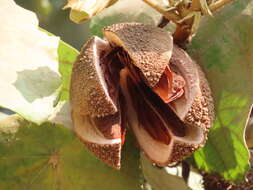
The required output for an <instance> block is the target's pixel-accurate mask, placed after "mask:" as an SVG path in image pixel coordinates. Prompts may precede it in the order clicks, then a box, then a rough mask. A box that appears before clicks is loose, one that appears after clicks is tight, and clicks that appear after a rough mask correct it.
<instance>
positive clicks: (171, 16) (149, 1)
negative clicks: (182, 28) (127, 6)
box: [143, 0, 180, 23]
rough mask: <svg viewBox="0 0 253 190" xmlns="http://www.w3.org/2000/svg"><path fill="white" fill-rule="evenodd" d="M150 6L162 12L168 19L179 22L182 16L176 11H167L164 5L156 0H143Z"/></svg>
mask: <svg viewBox="0 0 253 190" xmlns="http://www.w3.org/2000/svg"><path fill="white" fill-rule="evenodd" d="M143 1H144V2H145V3H147V4H148V5H149V6H151V7H153V8H154V9H155V10H157V11H158V12H159V13H161V14H162V15H163V16H164V17H165V18H166V19H168V20H170V21H173V22H174V23H177V21H179V20H180V17H179V16H178V15H177V14H176V13H175V12H170V11H166V10H165V9H164V8H163V7H162V6H160V5H159V4H158V3H157V2H156V1H155V0H143Z"/></svg>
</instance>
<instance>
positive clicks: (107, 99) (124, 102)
mask: <svg viewBox="0 0 253 190" xmlns="http://www.w3.org/2000/svg"><path fill="white" fill-rule="evenodd" d="M103 32H104V37H105V39H104V40H102V39H99V38H98V37H93V38H92V39H91V40H89V41H88V42H87V43H86V44H85V45H84V47H83V49H82V51H81V54H80V56H79V57H78V59H77V61H76V63H75V64H74V67H73V73H72V78H71V90H70V97H71V99H70V100H71V106H72V119H73V122H74V129H75V132H76V134H77V135H78V136H79V138H80V139H81V140H82V141H83V142H84V144H86V146H87V148H88V149H90V150H91V151H92V152H93V153H94V154H96V155H97V156H98V158H100V159H101V160H103V161H104V162H106V163H107V164H109V165H111V166H113V167H116V168H119V167H120V151H121V146H122V144H123V142H124V135H125V128H126V125H127V124H128V125H129V126H130V127H131V128H132V130H133V132H134V134H135V136H136V138H137V141H138V143H139V145H140V148H141V149H142V150H143V151H144V152H145V154H146V155H147V157H148V158H149V159H150V160H151V161H152V162H153V163H155V164H157V165H159V166H165V165H172V164H174V163H176V162H178V161H181V160H182V159H184V158H185V157H186V156H189V155H190V154H191V153H192V152H193V151H195V150H196V149H197V148H199V147H201V146H203V145H204V143H205V141H206V138H207V132H208V129H209V128H210V126H211V124H212V121H213V118H214V113H213V100H212V97H211V91H210V88H209V86H208V83H207V81H206V79H205V77H204V74H203V72H202V71H201V69H200V67H199V66H198V65H196V64H195V63H194V61H192V60H191V58H190V57H189V56H188V55H187V53H186V52H185V51H183V50H182V49H180V48H179V47H177V46H176V45H173V39H172V37H171V34H170V33H169V32H167V31H164V30H162V29H160V28H157V27H154V26H151V25H144V24H140V23H121V24H115V25H112V26H109V27H106V28H104V31H103Z"/></svg>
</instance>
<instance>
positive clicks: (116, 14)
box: [90, 0, 161, 37]
mask: <svg viewBox="0 0 253 190" xmlns="http://www.w3.org/2000/svg"><path fill="white" fill-rule="evenodd" d="M160 18H161V15H160V14H159V13H158V12H157V11H155V10H154V9H153V8H151V7H149V6H148V5H147V4H146V3H144V2H143V1H136V0H120V1H118V2H117V3H116V4H114V5H113V6H111V7H109V8H107V9H105V10H104V11H103V12H102V13H100V14H99V15H97V16H95V17H94V18H92V20H91V23H90V30H91V33H92V34H93V35H96V36H100V37H102V28H103V27H104V26H108V25H111V24H115V23H120V22H141V23H145V24H157V22H158V21H159V19H160Z"/></svg>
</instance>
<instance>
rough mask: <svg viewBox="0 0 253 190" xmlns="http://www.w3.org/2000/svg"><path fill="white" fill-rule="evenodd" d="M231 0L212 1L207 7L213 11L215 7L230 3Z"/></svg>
mask: <svg viewBox="0 0 253 190" xmlns="http://www.w3.org/2000/svg"><path fill="white" fill-rule="evenodd" d="M232 1H233V0H219V1H216V2H214V3H212V4H211V5H210V6H209V9H210V10H211V11H212V12H214V11H216V10H217V9H219V8H221V7H223V6H225V5H227V4H229V3H231V2H232Z"/></svg>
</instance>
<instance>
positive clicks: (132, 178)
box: [0, 116, 140, 190]
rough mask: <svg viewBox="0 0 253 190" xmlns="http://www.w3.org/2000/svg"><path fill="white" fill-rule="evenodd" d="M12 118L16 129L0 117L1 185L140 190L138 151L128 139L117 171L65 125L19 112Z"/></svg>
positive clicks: (14, 188)
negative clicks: (32, 118)
mask: <svg viewBox="0 0 253 190" xmlns="http://www.w3.org/2000/svg"><path fill="white" fill-rule="evenodd" d="M8 119H9V121H8V123H9V122H11V123H13V122H14V124H13V125H12V126H10V127H12V128H15V131H16V132H15V131H14V132H15V133H13V131H10V130H7V129H6V128H8V127H6V125H5V124H6V121H5V122H3V121H0V130H1V133H0V154H1V158H0V189H12V190H20V189H36V190H40V189H41V190H47V189H50V190H56V189H61V190H69V189H71V190H80V189H90V190H106V189H110V190H119V189H120V190H129V189H131V190H139V189H140V186H139V165H138V159H139V158H138V157H139V156H138V151H137V150H136V149H135V148H133V145H130V144H129V142H130V141H128V142H127V144H126V145H125V146H124V148H123V158H122V169H121V170H120V171H118V170H116V169H113V168H111V167H109V166H107V165H105V164H104V163H102V162H101V161H99V160H97V159H96V158H95V156H93V155H92V154H90V153H89V152H87V151H86V149H85V148H84V146H83V145H82V144H81V143H80V142H79V140H78V139H77V138H76V136H75V135H74V134H73V133H72V131H70V130H68V129H66V128H63V127H61V126H58V125H55V126H54V125H52V124H49V123H45V124H43V125H41V126H37V125H35V124H32V123H29V122H27V121H24V120H22V118H20V117H17V116H12V117H11V118H8ZM8 126H9V125H8ZM8 132H11V133H8Z"/></svg>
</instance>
